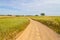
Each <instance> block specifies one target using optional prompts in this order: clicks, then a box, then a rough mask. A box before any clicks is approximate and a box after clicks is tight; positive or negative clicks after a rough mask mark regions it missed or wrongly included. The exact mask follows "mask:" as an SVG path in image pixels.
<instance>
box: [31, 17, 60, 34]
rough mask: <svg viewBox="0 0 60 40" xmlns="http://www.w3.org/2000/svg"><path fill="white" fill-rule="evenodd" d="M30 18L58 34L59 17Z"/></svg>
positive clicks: (59, 29)
mask: <svg viewBox="0 0 60 40" xmlns="http://www.w3.org/2000/svg"><path fill="white" fill-rule="evenodd" d="M30 18H31V19H33V20H36V21H39V22H41V23H43V24H45V25H47V26H48V27H49V28H51V29H53V30H54V31H55V32H57V33H58V34H60V16H30Z"/></svg>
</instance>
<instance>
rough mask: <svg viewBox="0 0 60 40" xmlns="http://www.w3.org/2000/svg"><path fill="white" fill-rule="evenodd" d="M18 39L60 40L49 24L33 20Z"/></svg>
mask: <svg viewBox="0 0 60 40" xmlns="http://www.w3.org/2000/svg"><path fill="white" fill-rule="evenodd" d="M16 40H60V39H59V37H58V36H57V34H56V33H55V32H54V31H53V30H52V29H50V28H48V27H47V26H45V25H43V24H41V23H39V22H37V21H34V20H31V19H30V24H29V25H28V27H27V28H26V29H25V30H24V31H23V33H22V34H21V35H20V36H19V37H18V38H16Z"/></svg>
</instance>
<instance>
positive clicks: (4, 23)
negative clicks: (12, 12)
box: [0, 17, 29, 40]
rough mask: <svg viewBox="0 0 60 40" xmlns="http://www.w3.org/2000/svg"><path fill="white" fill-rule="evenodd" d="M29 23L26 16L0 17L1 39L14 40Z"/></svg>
mask: <svg viewBox="0 0 60 40" xmlns="http://www.w3.org/2000/svg"><path fill="white" fill-rule="evenodd" d="M28 24H29V20H28V19H27V18H26V17H0V40H13V38H14V37H15V36H16V34H17V33H19V32H21V31H23V30H24V29H25V28H26V27H27V25H28Z"/></svg>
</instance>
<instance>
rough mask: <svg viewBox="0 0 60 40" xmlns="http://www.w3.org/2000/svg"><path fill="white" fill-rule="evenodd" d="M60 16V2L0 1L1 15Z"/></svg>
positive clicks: (40, 0) (45, 0)
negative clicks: (41, 14) (42, 14)
mask: <svg viewBox="0 0 60 40" xmlns="http://www.w3.org/2000/svg"><path fill="white" fill-rule="evenodd" d="M42 12H43V13H45V14H46V15H53V16H54V15H56V16H60V0H0V14H4V15H6V14H12V15H16V14H20V15H35V14H38V15H40V13H42Z"/></svg>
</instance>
